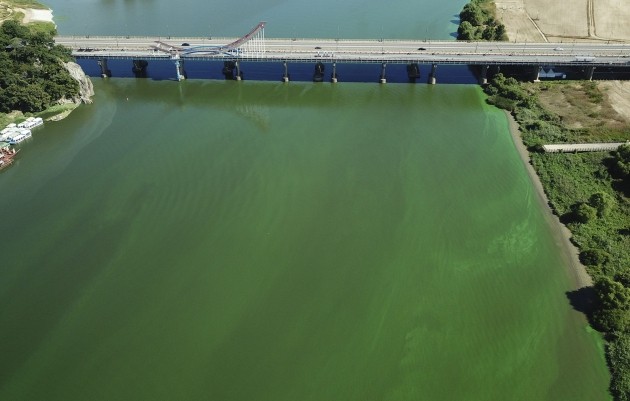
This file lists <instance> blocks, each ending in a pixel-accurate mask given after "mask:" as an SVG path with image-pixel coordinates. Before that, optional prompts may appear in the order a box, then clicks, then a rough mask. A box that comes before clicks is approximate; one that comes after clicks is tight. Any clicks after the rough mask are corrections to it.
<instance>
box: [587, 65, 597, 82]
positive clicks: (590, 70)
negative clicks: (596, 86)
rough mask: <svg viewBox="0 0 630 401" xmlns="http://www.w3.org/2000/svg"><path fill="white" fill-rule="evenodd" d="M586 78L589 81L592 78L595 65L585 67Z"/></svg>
mask: <svg viewBox="0 0 630 401" xmlns="http://www.w3.org/2000/svg"><path fill="white" fill-rule="evenodd" d="M585 72H586V79H588V80H589V81H592V80H593V73H594V72H595V67H587V68H586V71H585Z"/></svg>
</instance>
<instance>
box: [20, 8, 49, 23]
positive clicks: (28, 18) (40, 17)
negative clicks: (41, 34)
mask: <svg viewBox="0 0 630 401" xmlns="http://www.w3.org/2000/svg"><path fill="white" fill-rule="evenodd" d="M16 10H17V11H21V12H23V13H24V19H23V20H22V22H23V23H25V24H28V23H29V22H51V23H54V22H53V13H52V10H36V9H34V8H20V9H16Z"/></svg>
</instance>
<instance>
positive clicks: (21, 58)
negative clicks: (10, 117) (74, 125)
mask: <svg viewBox="0 0 630 401" xmlns="http://www.w3.org/2000/svg"><path fill="white" fill-rule="evenodd" d="M70 60H72V57H71V54H70V50H69V49H66V48H65V47H62V46H59V45H55V43H54V40H53V33H52V32H48V31H42V30H35V29H30V28H29V27H28V26H24V25H20V24H19V23H18V22H16V21H13V20H8V21H5V22H4V23H3V24H2V25H1V26H0V112H4V113H6V112H10V111H12V110H20V111H23V112H38V111H42V110H44V109H46V108H47V107H49V106H50V105H52V104H54V103H55V102H57V101H58V100H60V99H62V98H72V97H75V96H76V95H77V94H78V93H79V84H78V83H77V81H76V80H74V79H73V78H72V77H71V76H70V73H69V72H68V71H67V70H66V69H65V68H64V66H63V64H62V63H63V62H65V61H70Z"/></svg>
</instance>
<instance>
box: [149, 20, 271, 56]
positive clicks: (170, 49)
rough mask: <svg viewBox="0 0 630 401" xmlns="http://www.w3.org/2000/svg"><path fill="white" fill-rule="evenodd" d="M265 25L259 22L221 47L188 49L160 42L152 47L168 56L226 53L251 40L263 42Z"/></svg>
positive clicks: (263, 22)
mask: <svg viewBox="0 0 630 401" xmlns="http://www.w3.org/2000/svg"><path fill="white" fill-rule="evenodd" d="M265 24H266V22H265V21H261V22H259V23H258V25H256V26H255V27H254V28H252V30H251V31H249V32H248V33H247V34H246V35H245V36H243V37H241V38H239V39H237V40H235V41H234V42H231V43H228V44H227V45H223V46H197V47H193V48H188V47H182V46H175V45H171V44H168V43H166V42H162V41H155V43H156V44H155V46H154V47H155V49H157V50H159V51H163V52H165V53H169V54H179V53H183V54H190V53H208V52H212V53H222V52H227V51H231V50H236V49H239V48H240V47H241V46H243V45H245V44H246V43H247V42H249V41H250V40H252V39H259V38H261V39H262V40H263V41H264V32H265ZM259 34H260V35H259Z"/></svg>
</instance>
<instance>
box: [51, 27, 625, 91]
mask: <svg viewBox="0 0 630 401" xmlns="http://www.w3.org/2000/svg"><path fill="white" fill-rule="evenodd" d="M264 27H265V23H264V22H261V23H259V24H258V25H257V26H256V27H255V28H254V29H252V30H251V31H250V32H249V33H248V34H247V35H245V36H243V37H241V38H199V37H196V38H195V37H189V38H186V37H130V36H124V37H120V36H112V37H98V36H97V37H95V36H57V37H56V38H55V41H56V43H57V44H61V45H64V46H67V47H69V48H71V49H72V54H73V56H74V57H75V58H77V59H79V60H80V59H96V60H98V61H99V65H100V66H101V70H102V71H101V72H102V75H103V76H106V75H108V69H107V60H108V59H129V60H136V61H139V60H141V61H144V62H145V63H146V62H147V61H148V60H172V61H173V62H174V63H175V65H176V72H177V78H178V79H182V78H184V76H185V70H184V69H183V64H184V61H185V60H207V61H223V62H224V63H225V66H226V68H227V69H228V70H229V72H230V73H233V75H234V79H239V78H240V76H241V75H240V72H239V63H240V62H244V61H248V62H252V61H253V62H275V63H278V64H279V65H280V66H281V67H279V69H280V71H281V72H282V78H283V80H284V81H288V80H289V64H291V63H313V64H315V65H316V66H317V65H320V64H323V63H326V64H332V68H333V72H332V81H333V82H336V72H335V71H336V65H337V64H338V63H351V64H362V63H371V64H380V66H381V82H382V83H385V82H386V75H385V74H386V66H387V65H388V64H406V65H407V66H408V68H407V70H408V72H409V74H410V78H411V77H412V76H413V74H414V73H417V72H418V71H419V70H418V65H421V64H428V65H430V66H431V78H430V82H431V83H435V77H436V68H437V66H438V65H443V64H460V65H468V66H479V68H480V81H481V83H485V82H486V79H487V78H486V74H487V71H488V68H489V67H490V66H522V67H531V74H532V75H531V77H532V79H533V80H537V79H538V78H539V76H540V75H539V74H540V71H541V70H542V67H543V66H553V67H556V68H557V67H581V68H582V70H583V71H584V78H586V79H592V77H593V72H594V71H595V69H596V68H602V67H605V68H609V69H610V68H612V69H614V68H630V44H624V43H564V44H563V43H527V42H523V43H513V42H459V41H426V40H384V39H380V40H379V39H375V40H351V39H298V38H288V39H268V38H265V36H264ZM136 64H137V63H135V64H134V65H136ZM138 68H141V66H140V67H138ZM316 73H317V67H316ZM322 73H323V69H322ZM226 76H227V75H226Z"/></svg>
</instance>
